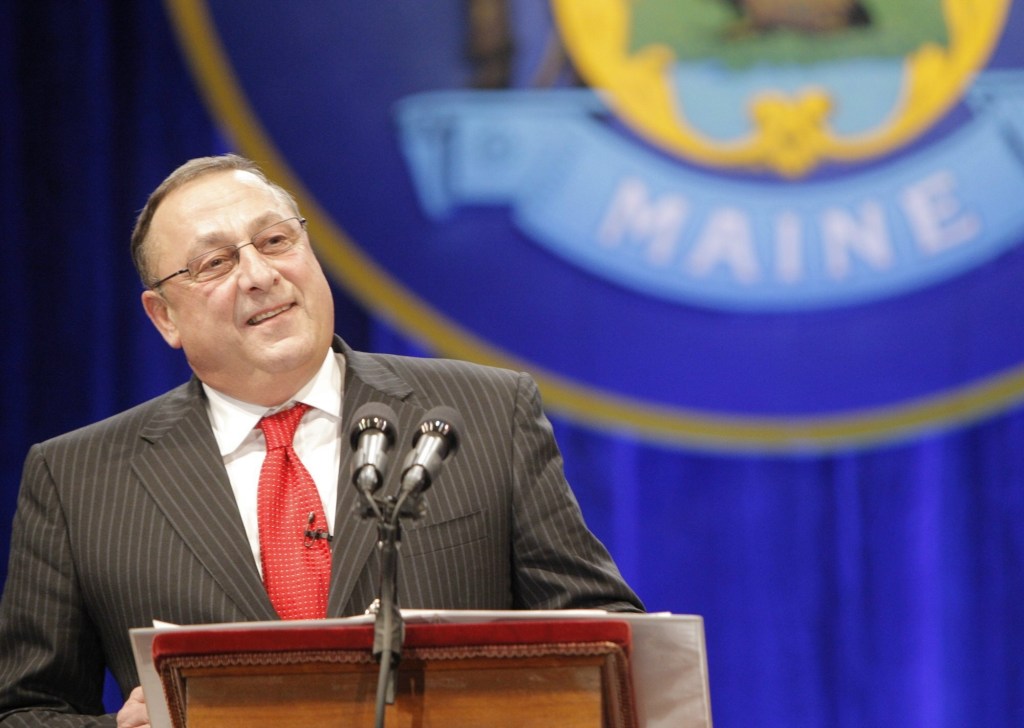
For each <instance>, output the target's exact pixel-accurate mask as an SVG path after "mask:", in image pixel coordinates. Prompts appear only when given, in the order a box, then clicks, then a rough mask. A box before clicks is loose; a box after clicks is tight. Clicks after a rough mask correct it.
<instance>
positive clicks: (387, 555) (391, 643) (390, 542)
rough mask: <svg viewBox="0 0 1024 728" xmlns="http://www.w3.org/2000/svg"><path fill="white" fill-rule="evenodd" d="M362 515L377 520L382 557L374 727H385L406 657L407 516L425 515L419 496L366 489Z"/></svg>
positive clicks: (375, 640)
mask: <svg viewBox="0 0 1024 728" xmlns="http://www.w3.org/2000/svg"><path fill="white" fill-rule="evenodd" d="M360 493H361V494H362V501H363V507H362V509H361V511H360V515H361V516H362V517H363V518H364V519H369V518H374V517H376V519H377V548H378V549H379V550H380V554H381V565H380V581H379V584H380V586H379V596H378V600H377V613H376V617H375V619H374V623H373V657H374V659H375V660H377V662H378V663H379V665H380V668H379V670H378V672H377V697H376V702H375V709H374V715H375V718H374V725H375V726H376V728H383V727H384V709H385V705H390V704H393V703H394V702H395V695H396V693H397V680H398V662H399V660H400V659H401V656H402V641H403V640H404V638H405V623H404V622H403V620H402V612H401V610H400V609H399V607H398V548H399V546H400V545H401V541H402V526H401V521H400V519H401V518H403V517H407V518H413V519H418V518H420V517H422V516H423V514H424V504H423V503H422V501H421V499H420V495H419V493H412V492H409V491H407V490H404V489H403V491H402V493H401V494H400V495H399V497H398V498H395V496H391V495H389V496H387V497H385V498H383V499H378V498H375V497H373V496H372V495H371V494H370V493H368V492H366V491H365V490H360Z"/></svg>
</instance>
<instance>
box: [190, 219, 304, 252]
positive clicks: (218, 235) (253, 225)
mask: <svg viewBox="0 0 1024 728" xmlns="http://www.w3.org/2000/svg"><path fill="white" fill-rule="evenodd" d="M286 219H287V218H286V217H282V213H280V212H276V211H272V212H264V213H263V214H262V215H260V216H259V217H257V218H254V219H253V220H252V222H250V223H249V230H250V232H249V236H250V238H251V237H252V236H253V235H255V234H256V233H258V232H260V231H261V230H264V229H266V228H268V227H270V226H271V225H273V224H274V223H278V222H281V221H282V220H286ZM250 238H246V239H244V240H235V239H234V238H232V237H231V236H229V235H227V234H225V233H223V232H220V231H213V232H209V233H206V234H205V235H200V236H199V237H197V238H196V239H195V240H193V241H192V244H191V245H189V248H188V250H189V256H190V259H191V258H192V257H195V256H197V255H202V254H203V253H204V252H206V251H208V250H216V249H217V248H223V247H224V246H226V245H241V244H243V243H247V242H249V239H250Z"/></svg>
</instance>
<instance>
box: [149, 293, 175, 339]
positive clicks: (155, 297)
mask: <svg viewBox="0 0 1024 728" xmlns="http://www.w3.org/2000/svg"><path fill="white" fill-rule="evenodd" d="M142 308H144V309H145V310H146V315H147V316H149V320H150V321H152V322H153V325H154V326H156V330H157V331H159V332H160V335H161V336H163V337H164V341H166V342H167V343H168V344H169V345H170V346H171V347H172V348H174V349H180V348H181V336H180V335H179V334H178V327H177V326H175V324H174V317H173V316H171V311H170V308H169V306H168V305H167V301H166V300H165V299H164V297H163V296H161V295H160V294H159V293H157V292H156V291H150V290H145V291H143V292H142Z"/></svg>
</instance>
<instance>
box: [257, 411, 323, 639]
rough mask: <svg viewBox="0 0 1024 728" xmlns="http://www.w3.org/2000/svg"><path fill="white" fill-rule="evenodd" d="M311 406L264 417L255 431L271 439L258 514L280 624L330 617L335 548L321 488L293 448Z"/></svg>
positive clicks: (266, 582) (267, 582)
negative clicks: (296, 434) (328, 595)
mask: <svg viewBox="0 0 1024 728" xmlns="http://www.w3.org/2000/svg"><path fill="white" fill-rule="evenodd" d="M308 409H309V405H305V404H297V405H295V406H294V407H292V408H291V409H287V410H284V411H283V412H278V413H277V414H275V415H271V416H270V417H264V418H263V419H262V420H260V421H259V424H257V425H256V426H257V427H259V428H260V429H261V430H263V435H264V436H265V437H266V440H267V456H266V458H265V459H264V460H263V468H262V469H261V470H260V482H259V491H258V493H257V496H256V511H257V517H258V520H259V529H260V557H261V559H262V561H263V583H264V585H266V588H267V594H268V595H269V596H270V602H271V603H272V604H273V605H274V609H276V610H277V613H278V615H279V616H280V617H281V619H322V618H323V617H326V616H327V591H328V589H329V587H330V580H331V547H330V544H329V543H328V538H327V519H326V517H325V516H324V507H323V503H322V502H321V501H320V494H319V493H318V492H317V489H316V484H315V483H313V478H312V477H311V476H310V474H309V471H308V470H306V468H305V466H303V464H302V462H301V461H300V460H299V456H298V454H297V453H296V452H295V450H294V448H293V447H292V439H293V438H294V436H295V429H296V428H297V427H298V425H299V420H301V419H302V416H303V415H304V414H305V413H306V411H307V410H308Z"/></svg>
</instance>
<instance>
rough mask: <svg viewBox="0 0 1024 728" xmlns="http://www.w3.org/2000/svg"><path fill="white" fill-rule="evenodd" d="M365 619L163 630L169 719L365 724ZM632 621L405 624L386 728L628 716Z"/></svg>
mask: <svg viewBox="0 0 1024 728" xmlns="http://www.w3.org/2000/svg"><path fill="white" fill-rule="evenodd" d="M372 644H373V627H372V626H362V625H361V626H324V627H316V626H310V627H308V628H305V627H302V628H295V629H288V630H279V629H270V628H259V627H256V628H253V629H230V630H222V631H205V632H201V633H197V632H181V633H178V632H174V631H170V632H165V633H162V634H159V635H157V636H156V637H155V638H154V640H153V660H154V664H155V666H156V669H157V672H158V673H159V675H160V680H161V682H162V684H163V687H164V693H165V697H166V700H167V706H168V710H169V713H170V716H171V721H172V723H173V725H174V726H175V728H185V727H186V726H187V727H188V728H207V727H208V726H216V727H217V728H233V727H235V726H237V727H238V728H243V727H244V728H263V727H266V728H271V727H273V728H287V727H288V726H302V728H309V726H324V725H351V726H362V725H365V726H372V725H373V722H374V699H375V695H376V685H377V671H378V665H377V663H376V662H375V661H374V660H373V657H372V655H371V648H372ZM630 645H631V637H630V626H629V624H628V623H626V622H624V621H616V620H614V619H608V620H578V621H577V620H571V619H565V620H543V621H541V620H538V621H520V622H490V623H472V624H407V625H406V633H405V640H404V643H403V647H402V659H401V662H400V663H399V666H398V679H397V696H396V700H395V703H394V704H393V705H389V706H388V707H387V712H386V715H385V721H386V724H387V726H388V727H389V728H413V727H415V728H430V727H431V726H437V727H438V728H441V727H443V728H458V727H459V726H466V727H467V728H468V727H470V726H472V727H473V728H482V727H485V726H537V725H552V726H563V727H566V728H574V727H577V726H578V727H580V728H582V727H584V726H586V727H587V728H598V727H602V726H603V727H605V728H635V726H636V725H637V721H636V708H635V704H634V697H633V689H632V683H631V676H630V659H629V657H630Z"/></svg>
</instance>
